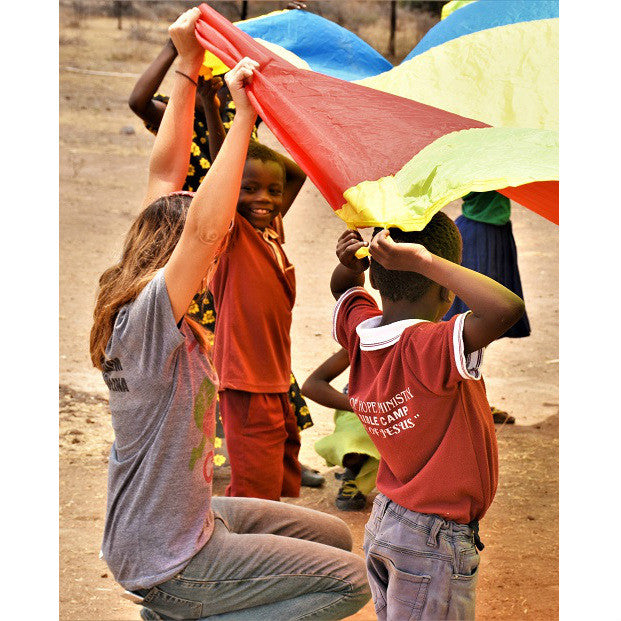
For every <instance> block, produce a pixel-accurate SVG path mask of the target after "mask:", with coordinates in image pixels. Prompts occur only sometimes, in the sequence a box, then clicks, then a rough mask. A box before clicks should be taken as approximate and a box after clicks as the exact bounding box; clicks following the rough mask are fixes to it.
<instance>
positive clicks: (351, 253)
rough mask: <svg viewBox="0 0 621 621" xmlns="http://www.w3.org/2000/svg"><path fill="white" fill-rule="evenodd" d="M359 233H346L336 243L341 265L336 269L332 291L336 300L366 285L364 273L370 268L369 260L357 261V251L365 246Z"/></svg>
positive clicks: (332, 279)
mask: <svg viewBox="0 0 621 621" xmlns="http://www.w3.org/2000/svg"><path fill="white" fill-rule="evenodd" d="M365 245H366V243H365V242H364V241H363V240H362V236H361V235H360V233H358V231H352V230H347V231H345V232H344V233H343V234H342V235H341V236H340V237H339V239H338V241H337V242H336V256H337V257H338V258H339V261H340V264H339V265H337V266H336V267H335V268H334V272H332V278H331V280H330V289H331V291H332V295H333V296H334V297H335V299H337V300H338V299H339V298H340V297H341V295H343V293H345V291H347V290H348V289H351V288H352V287H361V286H363V285H364V271H365V270H366V269H367V268H368V267H369V260H368V259H357V258H356V256H355V255H356V250H358V249H359V248H362V247H363V246H365Z"/></svg>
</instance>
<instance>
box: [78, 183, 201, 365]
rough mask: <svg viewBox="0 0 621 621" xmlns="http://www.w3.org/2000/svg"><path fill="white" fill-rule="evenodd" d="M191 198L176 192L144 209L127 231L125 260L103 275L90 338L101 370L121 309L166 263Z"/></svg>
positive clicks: (91, 350)
mask: <svg viewBox="0 0 621 621" xmlns="http://www.w3.org/2000/svg"><path fill="white" fill-rule="evenodd" d="M191 201H192V195H191V194H190V193H176V194H170V195H168V196H163V197H162V198H158V199H157V200H156V201H153V202H152V203H151V204H150V205H149V206H148V207H146V208H145V209H143V211H142V212H141V213H140V214H139V215H138V217H137V218H136V220H135V221H134V223H133V224H132V226H131V228H130V229H129V232H128V233H127V237H126V238H125V244H124V246H123V254H122V255H121V260H120V261H119V262H118V263H117V264H116V265H113V266H112V267H110V268H108V269H107V270H106V271H105V272H104V273H103V274H102V275H101V277H100V278H99V291H98V293H97V302H96V303H95V310H94V311H93V319H94V321H93V327H92V328H91V339H90V352H91V360H92V362H93V365H94V366H95V367H97V368H98V369H101V368H102V365H103V362H104V359H105V350H106V345H107V344H108V341H109V339H110V336H111V335H112V329H113V328H114V322H115V320H116V315H117V313H118V311H119V309H120V308H121V307H122V306H124V305H125V304H128V303H129V302H132V301H133V300H135V299H136V298H137V297H138V295H139V294H140V292H141V291H142V290H143V289H144V288H145V286H146V285H147V284H148V283H149V282H150V281H151V280H152V278H153V277H154V276H155V273H156V272H157V270H159V269H160V268H162V267H164V266H165V265H166V263H167V262H168V259H169V258H170V255H171V254H172V251H173V250H174V248H175V246H176V245H177V242H178V241H179V238H180V237H181V232H182V231H183V226H184V224H185V217H186V214H187V211H188V207H189V206H190V202H191Z"/></svg>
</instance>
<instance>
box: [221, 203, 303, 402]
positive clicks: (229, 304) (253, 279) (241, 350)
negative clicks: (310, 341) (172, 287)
mask: <svg viewBox="0 0 621 621" xmlns="http://www.w3.org/2000/svg"><path fill="white" fill-rule="evenodd" d="M264 235H265V236H266V237H264ZM277 257H278V259H280V260H277ZM210 289H211V291H212V292H213V297H214V306H215V309H216V331H215V341H214V366H215V367H216V371H217V372H218V376H219V378H220V388H221V389H222V388H232V389H235V390H244V391H246V392H262V393H268V392H270V393H273V392H287V391H288V390H289V383H290V377H291V337H290V335H289V332H290V330H291V311H292V309H293V303H294V302H295V273H294V269H293V265H291V263H290V262H289V260H288V259H287V256H286V255H285V253H284V251H283V249H282V247H281V245H280V242H279V240H278V239H277V235H275V234H274V233H273V232H272V231H270V230H267V229H266V231H264V232H262V231H259V230H258V229H255V228H254V227H253V226H252V224H250V222H248V221H247V220H246V219H245V218H244V217H242V216H240V215H239V214H235V220H234V223H233V228H232V229H231V231H230V233H229V238H228V240H227V245H226V249H225V251H224V252H223V254H222V255H221V257H220V260H219V263H218V267H217V268H216V271H215V274H214V277H213V279H212V281H211V284H210Z"/></svg>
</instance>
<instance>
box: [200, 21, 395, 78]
mask: <svg viewBox="0 0 621 621" xmlns="http://www.w3.org/2000/svg"><path fill="white" fill-rule="evenodd" d="M235 26H237V27H238V28H239V29H240V30H243V31H244V32H246V33H248V34H249V35H250V36H251V37H252V38H254V39H255V40H257V41H259V42H260V43H262V44H263V45H265V46H266V47H267V48H268V49H270V50H272V51H273V52H275V53H276V54H277V55H278V56H280V57H281V58H284V59H285V60H287V61H289V62H290V63H291V64H293V65H295V66H296V67H298V68H303V69H304V68H306V69H312V70H313V71H317V72H318V73H323V74H325V75H331V76H332V77H335V78H340V79H341V80H360V79H362V78H366V77H368V76H372V75H377V74H378V73H382V72H383V71H388V70H389V69H391V68H392V65H391V64H390V63H389V62H388V61H387V60H386V59H385V58H384V57H383V56H382V55H381V54H380V53H379V52H377V51H376V50H374V49H373V48H372V47H371V46H370V45H368V44H367V43H365V42H364V41H363V40H362V39H361V38H360V37H358V36H357V35H355V34H354V33H353V32H350V31H349V30H347V29H346V28H343V27H341V26H339V25H338V24H335V23H334V22H331V21H330V20H328V19H325V18H323V17H320V16H319V15H315V14H314V13H309V12H307V11H303V10H300V9H296V10H291V11H274V12H272V13H267V14H266V15H261V16H260V17H254V18H252V19H246V20H244V21H240V22H235ZM205 64H206V66H209V67H210V68H211V69H212V71H213V73H214V74H216V75H217V74H218V73H223V72H224V71H226V70H227V69H228V67H226V66H225V65H224V64H222V63H221V62H219V60H218V58H217V57H215V56H213V55H212V54H210V53H209V54H207V55H206V59H205Z"/></svg>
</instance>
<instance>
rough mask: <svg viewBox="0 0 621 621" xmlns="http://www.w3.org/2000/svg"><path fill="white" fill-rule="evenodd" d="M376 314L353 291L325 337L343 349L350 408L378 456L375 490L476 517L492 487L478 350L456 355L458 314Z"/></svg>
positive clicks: (493, 453)
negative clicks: (439, 317)
mask: <svg viewBox="0 0 621 621" xmlns="http://www.w3.org/2000/svg"><path fill="white" fill-rule="evenodd" d="M381 315H382V312H381V310H380V309H379V308H378V306H377V304H376V302H375V300H374V299H373V298H372V297H371V295H370V294H369V293H368V292H367V291H365V290H364V289H363V288H362V287H356V288H354V289H350V290H349V291H346V292H345V293H344V294H343V295H342V296H341V298H340V299H339V301H338V302H337V305H336V308H335V311H334V338H335V339H336V340H337V341H338V342H339V343H340V344H341V345H342V346H343V347H344V348H345V349H346V350H347V351H348V352H349V360H350V372H349V398H350V403H351V405H352V408H353V410H354V412H355V413H356V414H357V415H358V417H359V418H360V420H361V421H362V423H363V425H364V427H365V429H366V431H367V433H368V434H369V436H370V438H371V440H373V442H374V444H375V445H376V446H377V449H378V451H379V453H380V455H381V460H380V465H379V472H378V475H377V488H378V490H379V491H380V492H382V493H383V494H385V495H386V496H388V498H390V499H391V500H393V501H394V502H396V503H398V504H400V505H401V506H403V507H406V508H407V509H410V510H412V511H417V512H419V513H427V514H435V515H439V516H441V517H443V518H445V519H448V520H453V521H455V522H458V523H461V524H467V523H468V522H470V521H472V520H474V519H477V520H478V519H480V518H482V517H483V515H484V514H485V512H486V511H487V509H488V507H489V505H490V504H491V502H492V499H493V498H494V494H495V493H496V486H497V483H498V448H497V444H496V433H495V430H494V422H493V419H492V414H491V411H490V406H489V403H488V401H487V397H486V395H485V385H484V383H483V379H482V378H481V376H480V372H479V370H478V367H479V365H480V363H481V360H482V357H483V351H482V350H479V351H477V352H474V353H473V354H470V355H469V356H468V357H466V356H464V348H463V338H462V335H463V322H464V318H465V315H457V316H455V317H453V318H452V319H451V320H450V321H446V322H440V323H434V322H429V321H423V320H418V319H411V320H406V321H398V322H395V323H392V324H389V325H386V326H378V324H379V322H380V320H381Z"/></svg>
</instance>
